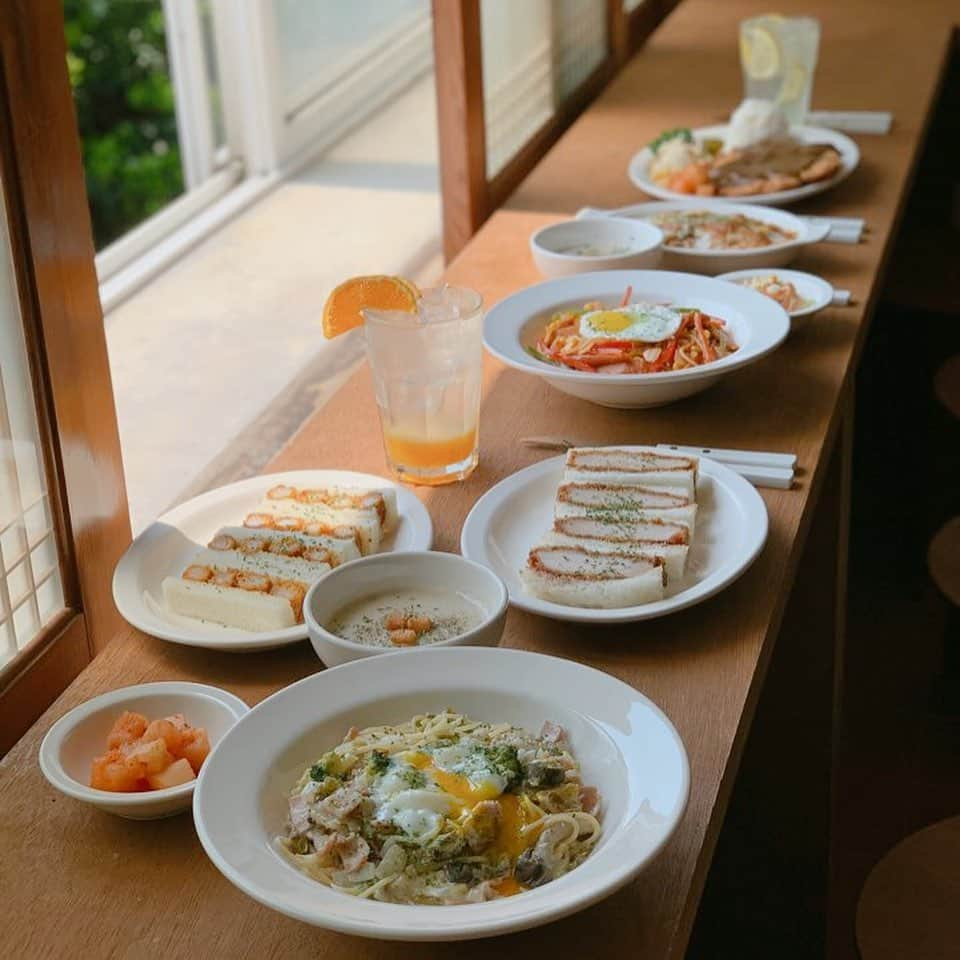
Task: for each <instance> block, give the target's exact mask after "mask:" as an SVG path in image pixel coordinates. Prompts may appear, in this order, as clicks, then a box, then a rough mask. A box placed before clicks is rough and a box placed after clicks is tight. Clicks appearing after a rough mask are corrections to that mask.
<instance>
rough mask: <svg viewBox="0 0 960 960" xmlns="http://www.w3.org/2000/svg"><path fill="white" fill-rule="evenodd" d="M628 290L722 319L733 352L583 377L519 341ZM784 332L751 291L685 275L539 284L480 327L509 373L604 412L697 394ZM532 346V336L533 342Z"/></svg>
mask: <svg viewBox="0 0 960 960" xmlns="http://www.w3.org/2000/svg"><path fill="white" fill-rule="evenodd" d="M628 286H631V287H632V288H633V301H634V302H638V301H648V302H652V303H667V304H675V305H676V306H681V307H696V308H698V309H700V310H703V311H705V312H706V313H709V314H712V315H713V316H716V317H720V318H721V319H723V320H725V321H726V322H727V324H728V326H729V329H730V331H731V333H732V334H733V338H734V340H735V341H736V343H737V345H738V347H739V349H738V350H737V351H736V353H733V354H731V355H730V356H727V357H723V358H722V359H720V360H715V361H713V362H712V363H707V364H704V365H703V366H700V367H689V368H687V369H685V370H670V371H664V372H663V373H620V374H598V373H585V372H581V371H579V370H569V369H567V368H565V367H559V366H554V365H552V364H549V363H546V362H544V361H542V360H538V359H537V358H536V357H533V356H531V355H530V354H529V353H527V351H526V350H525V349H524V343H523V340H522V337H523V336H524V335H525V334H529V333H530V332H531V331H532V330H535V329H536V330H538V329H539V328H540V327H541V326H542V325H543V324H545V323H546V322H547V321H548V320H549V318H550V314H552V313H554V312H555V311H557V310H560V309H563V308H566V307H571V306H575V307H582V306H583V304H584V303H588V302H589V301H591V300H599V301H602V302H604V303H612V304H616V303H619V302H620V300H621V298H622V297H623V293H624V291H625V290H626V288H627V287H628ZM789 331H790V318H789V317H788V316H787V314H786V311H785V310H783V308H782V307H781V306H780V305H779V304H777V303H775V302H774V301H773V300H771V299H770V298H769V297H765V296H764V295H763V294H762V293H757V292H756V291H755V290H747V289H746V288H745V287H738V286H736V285H735V284H732V283H725V282H723V281H721V280H715V279H713V278H710V277H698V276H696V275H694V274H689V273H670V272H667V271H663V270H607V271H602V272H600V273H582V274H578V275H577V276H574V277H562V278H560V279H557V280H545V281H544V282H543V283H538V284H535V285H534V286H532V287H526V288H525V289H523V290H518V291H517V292H516V293H513V294H511V295H510V296H508V297H506V298H504V299H503V300H501V301H500V302H499V303H498V304H496V305H495V306H494V307H493V308H492V309H491V310H490V311H488V313H487V316H486V318H485V319H484V324H483V342H484V345H485V346H486V348H487V350H489V351H490V353H492V354H493V355H494V356H495V357H497V358H498V359H499V360H502V361H503V362H504V363H505V364H507V366H510V367H515V368H516V369H517V370H522V371H524V373H530V374H534V375H536V376H538V377H542V378H543V379H544V380H546V381H547V383H549V384H550V385H551V386H553V387H556V388H557V389H558V390H561V391H563V392H564V393H569V394H571V395H572V396H575V397H580V398H582V399H584V400H590V401H591V402H593V403H599V404H602V405H603V406H608V407H631V408H632V407H656V406H661V405H663V404H665V403H671V402H672V401H674V400H679V399H681V398H682V397H688V396H690V395H691V394H694V393H699V392H700V391H701V390H705V389H706V388H707V387H709V386H711V385H712V384H713V383H716V381H717V380H719V379H720V378H721V377H723V376H725V375H726V374H728V373H730V372H731V371H732V370H736V369H737V368H739V367H743V366H746V365H747V364H748V363H753V362H754V361H756V360H759V359H760V358H761V357H763V356H765V355H766V354H768V353H770V352H771V351H772V350H774V349H776V347H778V346H779V345H780V344H781V343H782V342H783V340H784V338H785V337H786V336H787V334H788V333H789ZM531 339H532V340H535V339H536V337H535V336H533V337H531Z"/></svg>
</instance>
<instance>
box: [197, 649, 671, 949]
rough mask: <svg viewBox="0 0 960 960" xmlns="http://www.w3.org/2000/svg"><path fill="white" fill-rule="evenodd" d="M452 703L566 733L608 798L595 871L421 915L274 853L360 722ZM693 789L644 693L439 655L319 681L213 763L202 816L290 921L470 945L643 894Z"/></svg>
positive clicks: (228, 859)
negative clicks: (639, 879) (291, 798)
mask: <svg viewBox="0 0 960 960" xmlns="http://www.w3.org/2000/svg"><path fill="white" fill-rule="evenodd" d="M445 707H450V708H452V709H454V710H457V711H460V712H462V713H466V714H468V715H469V716H471V717H475V718H476V719H480V720H488V721H493V720H503V721H506V722H508V723H512V724H516V725H518V726H521V727H524V728H525V729H527V730H531V731H539V730H540V728H541V726H542V724H543V723H544V721H546V720H553V721H555V722H556V723H559V724H561V725H562V726H563V727H565V728H566V730H567V733H568V736H569V739H570V743H571V746H572V749H573V752H574V754H575V755H576V757H577V758H578V760H579V762H580V765H581V769H582V771H583V778H584V782H585V783H588V784H593V785H595V786H596V787H597V788H598V790H599V791H600V795H601V816H600V819H601V825H602V828H603V832H602V834H601V837H600V841H599V843H598V845H597V847H596V849H595V850H594V851H593V852H592V853H591V854H590V856H589V857H587V859H586V860H585V861H584V862H583V863H582V864H581V865H580V866H579V867H577V868H576V869H575V870H572V871H571V872H570V873H568V874H566V875H565V876H563V877H560V878H559V879H558V880H554V881H552V882H551V883H545V884H544V885H543V886H540V887H537V888H536V889H533V890H530V891H527V892H525V893H521V894H518V895H517V896H514V897H507V898H503V899H499V900H493V901H489V902H487V903H472V904H466V905H455V906H413V905H405V904H391V903H380V902H377V901H374V900H364V899H361V898H359V897H352V896H349V895H347V894H343V893H338V892H337V891H336V890H332V889H330V888H329V887H326V886H324V885H322V884H320V883H318V882H317V881H315V880H311V879H310V878H309V877H307V876H305V875H304V874H302V873H300V872H299V871H298V870H296V869H295V868H294V867H293V866H291V865H290V864H289V863H288V862H287V861H286V860H285V859H284V858H283V857H282V856H281V854H280V853H279V852H278V851H277V849H276V847H275V846H274V843H273V841H274V838H275V837H276V836H277V835H278V834H280V833H281V832H282V830H283V826H284V820H285V817H286V814H287V795H288V793H289V791H290V788H291V787H292V786H293V784H294V783H295V782H296V781H297V779H298V778H299V776H300V774H301V772H302V771H303V770H304V769H305V768H306V767H307V766H308V765H309V764H311V763H313V762H314V761H315V760H316V758H317V757H318V756H319V755H320V754H322V753H323V752H324V751H325V750H327V749H329V748H330V747H332V746H333V745H334V744H336V743H339V742H340V740H341V739H342V737H343V735H344V733H345V732H346V730H347V729H348V728H349V727H350V726H353V725H356V726H358V727H365V726H370V725H373V724H381V723H400V722H403V721H405V720H409V719H410V718H411V717H412V716H414V715H415V714H419V713H424V712H429V711H440V710H442V709H444V708H445ZM688 786H689V769H688V765H687V757H686V753H685V751H684V749H683V743H682V742H681V740H680V737H679V735H678V734H677V732H676V731H675V730H674V728H673V726H672V725H671V724H670V722H669V720H667V718H666V717H665V716H664V715H663V713H662V712H661V711H660V710H659V709H658V708H657V707H656V706H655V705H654V704H653V703H651V702H650V701H649V700H648V699H647V698H646V697H644V696H643V694H642V693H640V692H639V691H637V690H635V689H634V688H633V687H630V686H628V685H627V684H625V683H622V682H621V681H619V680H616V679H615V678H613V677H611V676H609V675H608V674H605V673H601V672H600V671H598V670H593V669H590V668H588V667H584V666H582V665H581V664H578V663H576V662H574V661H571V660H561V659H559V658H557V657H546V656H543V655H541V654H534V653H526V652H522V651H519V650H505V649H485V648H479V647H460V648H457V649H452V650H449V649H448V650H437V649H430V648H423V649H419V650H413V651H411V652H410V653H409V654H407V655H406V656H402V657H372V658H370V659H366V660H358V661H355V662H353V663H348V664H344V665H343V666H341V667H336V668H335V669H333V670H326V671H323V672H321V673H317V674H314V675H313V676H311V677H307V678H306V679H305V680H301V681H300V682H299V683H295V684H293V685H292V686H289V687H287V688H286V689H284V690H281V691H280V692H279V693H276V694H274V695H273V696H272V697H269V698H267V699H266V700H264V701H263V702H262V703H260V704H258V705H257V706H256V707H255V708H254V709H253V710H251V711H250V713H249V714H247V716H246V717H244V718H243V719H242V720H241V721H240V723H238V724H237V726H236V727H234V729H233V730H232V731H231V732H230V733H228V734H227V736H226V737H225V738H224V740H223V742H222V743H221V744H220V746H219V747H218V748H217V750H216V751H215V752H214V753H213V755H212V756H211V757H210V759H209V761H208V762H207V763H206V764H204V768H203V770H202V771H201V774H200V780H199V782H198V784H197V789H196V792H195V794H194V798H193V813H194V820H195V822H196V827H197V835H198V836H199V838H200V842H201V843H202V844H203V847H204V849H205V850H206V852H207V854H208V855H209V857H210V859H211V860H212V861H213V862H214V864H215V865H216V867H217V868H218V869H219V870H220V871H221V872H222V873H223V874H224V876H226V877H227V879H228V880H230V881H231V882H232V883H234V884H236V886H238V887H239V888H240V889H241V890H243V891H244V892H245V893H247V894H248V895H249V896H251V897H253V898H254V899H255V900H258V901H259V902H260V903H263V904H265V905H266V906H268V907H271V908H273V909H274V910H278V911H279V912H280V913H283V914H286V915H287V916H290V917H294V918H296V919H298V920H303V921H305V922H307V923H312V924H315V925H316V926H321V927H327V928H329V929H332V930H339V931H341V932H343V933H352V934H357V935H359V936H366V937H373V938H375V939H381V940H391V939H393V940H461V939H470V938H474V937H485V936H493V935H495V934H501V933H507V932H509V931H512V930H520V929H523V928H526V927H535V926H538V925H540V924H544V923H548V922H550V921H551V920H555V919H557V918H558V917H562V916H566V915H567V914H570V913H573V912H575V911H577V910H581V909H583V908H584V907H586V906H589V905H590V904H592V903H595V902H596V901H598V900H601V899H602V898H604V897H606V896H608V895H609V894H611V893H613V892H614V891H615V890H617V889H618V888H620V887H622V886H623V885H624V884H626V883H628V882H629V881H630V880H631V879H632V878H633V877H634V876H636V875H637V873H639V872H640V870H642V869H643V867H644V866H645V865H646V864H647V863H649V861H650V860H651V859H652V858H653V857H654V855H655V854H656V853H657V851H658V850H660V848H661V847H662V846H663V844H664V843H665V842H666V841H667V839H668V838H669V837H670V835H671V834H672V833H673V831H674V829H675V828H676V826H677V823H678V822H679V820H680V817H681V815H682V814H683V810H684V807H685V806H686V801H687V792H688Z"/></svg>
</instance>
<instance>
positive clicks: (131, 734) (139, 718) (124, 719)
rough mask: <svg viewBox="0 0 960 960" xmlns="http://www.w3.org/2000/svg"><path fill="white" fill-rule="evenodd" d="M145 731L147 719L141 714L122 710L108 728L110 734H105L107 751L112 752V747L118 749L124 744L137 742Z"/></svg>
mask: <svg viewBox="0 0 960 960" xmlns="http://www.w3.org/2000/svg"><path fill="white" fill-rule="evenodd" d="M146 729H147V718H146V717H145V716H144V715H143V714H142V713H133V712H132V711H130V710H124V712H123V713H121V714H120V716H119V717H117V719H116V721H115V722H114V724H113V726H112V727H111V728H110V733H109V734H107V749H108V750H113V748H114V747H119V746H121V745H122V744H124V743H132V742H133V741H134V740H139V739H140V737H142V736H143V732H144V730H146Z"/></svg>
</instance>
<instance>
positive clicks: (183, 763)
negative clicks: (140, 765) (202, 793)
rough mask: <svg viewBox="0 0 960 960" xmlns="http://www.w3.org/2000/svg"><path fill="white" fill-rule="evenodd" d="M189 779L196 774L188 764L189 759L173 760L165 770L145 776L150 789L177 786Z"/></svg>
mask: <svg viewBox="0 0 960 960" xmlns="http://www.w3.org/2000/svg"><path fill="white" fill-rule="evenodd" d="M191 780H196V774H194V772H193V767H191V766H190V761H189V760H186V759H180V760H174V762H173V763H171V764H170V766H169V767H167V769H166V770H161V771H160V772H159V773H151V774H150V776H148V777H147V783H148V784H149V785H150V788H151V789H152V790H163V789H164V788H166V787H178V786H179V785H180V784H181V783H189V782H190V781H191Z"/></svg>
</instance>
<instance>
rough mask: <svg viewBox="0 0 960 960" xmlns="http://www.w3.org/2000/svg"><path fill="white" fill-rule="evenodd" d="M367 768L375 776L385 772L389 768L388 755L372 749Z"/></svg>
mask: <svg viewBox="0 0 960 960" xmlns="http://www.w3.org/2000/svg"><path fill="white" fill-rule="evenodd" d="M369 769H370V772H371V773H373V774H376V775H377V776H379V775H380V774H383V773H386V772H387V770H389V769H390V757H389V756H388V755H387V754H385V753H382V752H381V751H380V750H374V751H373V753H371V754H370V760H369Z"/></svg>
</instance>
